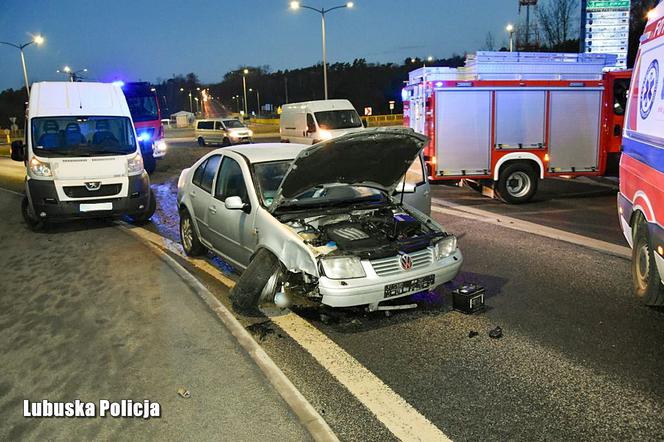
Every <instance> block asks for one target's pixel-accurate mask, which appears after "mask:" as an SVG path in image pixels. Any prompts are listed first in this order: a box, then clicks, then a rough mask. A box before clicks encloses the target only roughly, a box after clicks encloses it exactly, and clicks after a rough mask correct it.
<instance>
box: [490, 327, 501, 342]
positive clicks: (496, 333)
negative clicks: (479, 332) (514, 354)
mask: <svg viewBox="0 0 664 442" xmlns="http://www.w3.org/2000/svg"><path fill="white" fill-rule="evenodd" d="M489 337H490V338H492V339H500V338H502V337H503V329H502V328H500V327H499V326H498V327H496V328H494V329H493V330H491V331H489Z"/></svg>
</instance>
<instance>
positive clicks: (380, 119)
mask: <svg viewBox="0 0 664 442" xmlns="http://www.w3.org/2000/svg"><path fill="white" fill-rule="evenodd" d="M362 119H363V120H365V121H366V122H367V123H368V124H369V125H370V126H371V125H372V123H373V124H374V125H376V126H381V125H387V124H388V123H392V124H395V125H397V124H398V125H401V124H402V123H403V115H400V114H393V115H370V116H368V117H364V116H363V117H362ZM251 123H252V124H270V125H277V126H278V125H279V118H253V119H251Z"/></svg>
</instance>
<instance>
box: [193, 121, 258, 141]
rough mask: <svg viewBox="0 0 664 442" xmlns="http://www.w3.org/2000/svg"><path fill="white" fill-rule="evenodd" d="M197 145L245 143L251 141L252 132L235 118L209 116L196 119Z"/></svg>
mask: <svg viewBox="0 0 664 442" xmlns="http://www.w3.org/2000/svg"><path fill="white" fill-rule="evenodd" d="M194 127H195V128H196V129H195V136H196V142H197V143H198V145H199V146H205V145H206V144H219V145H221V146H230V145H233V144H247V143H251V142H252V141H253V139H252V137H253V136H254V132H253V131H252V130H251V129H249V128H248V127H247V126H245V125H244V124H242V122H241V121H240V120H237V119H235V118H210V119H206V120H197V121H196V124H195V126H194Z"/></svg>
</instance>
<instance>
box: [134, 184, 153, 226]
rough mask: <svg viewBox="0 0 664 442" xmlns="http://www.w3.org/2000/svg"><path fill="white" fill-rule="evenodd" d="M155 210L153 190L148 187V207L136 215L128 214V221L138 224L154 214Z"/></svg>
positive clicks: (146, 220) (145, 221) (143, 222)
mask: <svg viewBox="0 0 664 442" xmlns="http://www.w3.org/2000/svg"><path fill="white" fill-rule="evenodd" d="M155 210H157V198H156V197H155V196H154V192H153V191H152V189H150V200H149V201H148V207H147V209H145V212H143V213H141V214H138V215H130V216H129V222H131V223H132V224H134V225H137V226H140V225H142V224H145V223H147V222H148V221H150V218H152V215H154V212H155Z"/></svg>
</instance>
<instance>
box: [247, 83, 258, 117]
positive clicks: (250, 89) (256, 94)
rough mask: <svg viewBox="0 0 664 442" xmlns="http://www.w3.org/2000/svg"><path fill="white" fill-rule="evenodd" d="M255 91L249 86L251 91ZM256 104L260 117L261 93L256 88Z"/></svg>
mask: <svg viewBox="0 0 664 442" xmlns="http://www.w3.org/2000/svg"><path fill="white" fill-rule="evenodd" d="M253 91H254V90H253V89H251V88H249V92H253ZM256 105H257V106H258V108H257V109H256V115H258V117H260V116H261V93H260V92H259V91H258V89H256Z"/></svg>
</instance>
